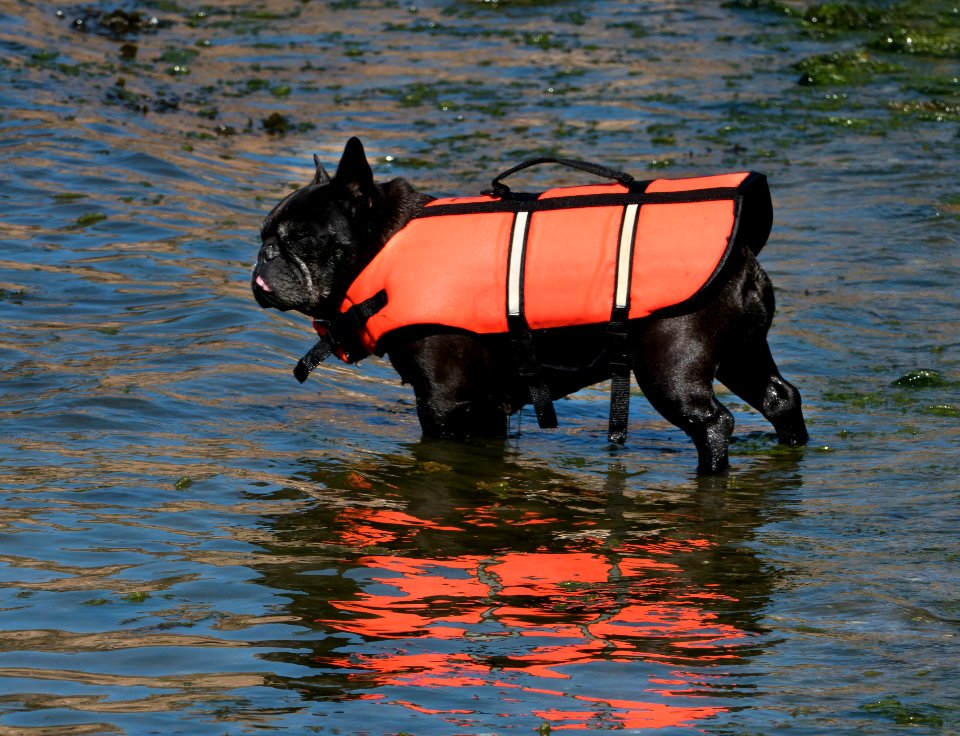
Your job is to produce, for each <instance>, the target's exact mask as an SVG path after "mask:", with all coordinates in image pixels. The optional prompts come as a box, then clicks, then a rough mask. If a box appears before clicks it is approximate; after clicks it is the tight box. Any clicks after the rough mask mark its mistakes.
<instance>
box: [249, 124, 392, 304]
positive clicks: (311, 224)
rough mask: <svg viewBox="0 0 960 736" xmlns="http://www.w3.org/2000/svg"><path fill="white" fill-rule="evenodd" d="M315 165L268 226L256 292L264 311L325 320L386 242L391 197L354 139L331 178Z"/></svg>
mask: <svg viewBox="0 0 960 736" xmlns="http://www.w3.org/2000/svg"><path fill="white" fill-rule="evenodd" d="M314 162H315V163H316V167H317V171H316V175H315V176H314V178H313V181H312V182H310V184H308V185H307V186H305V187H303V188H301V189H298V190H297V191H295V192H294V193H293V194H291V195H289V196H288V197H286V198H285V199H284V200H283V201H281V202H280V204H278V205H277V206H276V207H274V208H273V211H272V212H270V214H269V215H267V218H266V220H264V222H263V226H262V228H261V231H260V235H261V238H262V245H261V247H260V253H259V254H258V255H257V263H256V265H255V266H254V268H253V274H252V276H251V287H252V289H253V294H254V296H255V297H256V299H257V303H259V304H260V306H261V307H264V308H269V307H272V308H275V309H280V310H283V311H286V310H290V309H295V310H297V311H300V312H303V313H304V314H307V315H310V316H312V317H316V318H320V319H325V318H329V317H330V316H331V315H332V314H333V313H334V312H335V311H336V309H337V307H339V305H340V302H341V301H342V299H343V295H344V294H345V293H346V290H347V287H348V286H349V285H350V282H351V281H352V280H353V278H354V277H355V276H356V275H357V273H359V270H360V268H362V266H363V265H364V264H365V262H366V261H368V260H369V258H370V257H372V255H373V252H375V250H376V249H377V248H378V247H379V245H381V244H382V242H381V241H382V235H383V231H384V225H385V222H386V220H387V215H388V214H389V213H388V211H387V210H388V198H387V197H386V196H385V195H384V192H383V191H382V187H378V186H377V185H376V184H375V183H374V181H373V172H372V171H371V170H370V165H369V164H368V163H367V159H366V155H365V154H364V151H363V145H362V144H361V143H360V141H359V140H358V139H357V138H351V139H350V140H349V141H348V142H347V145H346V148H345V149H344V151H343V157H342V158H341V159H340V164H339V165H338V166H337V173H336V175H335V176H334V177H332V178H331V177H330V176H329V175H328V174H327V172H326V171H325V170H324V168H323V166H322V165H321V164H320V160H319V159H318V158H317V157H316V156H314Z"/></svg>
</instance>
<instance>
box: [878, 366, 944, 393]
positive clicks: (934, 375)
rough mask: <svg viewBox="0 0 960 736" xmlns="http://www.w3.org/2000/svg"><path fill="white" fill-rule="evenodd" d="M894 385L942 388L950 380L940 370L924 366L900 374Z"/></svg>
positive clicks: (900, 386) (899, 386)
mask: <svg viewBox="0 0 960 736" xmlns="http://www.w3.org/2000/svg"><path fill="white" fill-rule="evenodd" d="M892 385H894V386H896V387H898V388H941V387H943V386H948V385H950V382H949V381H948V380H947V379H946V378H944V377H943V375H942V374H941V373H940V372H939V371H934V370H929V369H926V368H922V369H920V370H915V371H910V372H909V373H906V374H904V375H902V376H900V378H898V379H897V380H896V381H894V382H893V384H892Z"/></svg>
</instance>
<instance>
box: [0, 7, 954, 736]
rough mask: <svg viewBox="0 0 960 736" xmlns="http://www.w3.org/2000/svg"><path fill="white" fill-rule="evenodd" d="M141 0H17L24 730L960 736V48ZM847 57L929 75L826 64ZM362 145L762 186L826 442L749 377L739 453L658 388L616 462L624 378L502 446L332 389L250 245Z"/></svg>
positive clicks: (2, 377) (530, 18) (639, 10)
mask: <svg viewBox="0 0 960 736" xmlns="http://www.w3.org/2000/svg"><path fill="white" fill-rule="evenodd" d="M742 4H748V3H742ZM761 5H763V4H762V3H761ZM768 5H769V4H768ZM881 5H882V4H880V3H873V4H871V5H870V7H881ZM803 6H804V4H803V3H790V4H789V6H788V7H792V8H801V9H802V8H803ZM918 7H920V8H921V10H923V11H924V14H923V17H920V16H919V15H916V14H914V15H913V16H911V17H909V18H908V19H907V20H902V23H909V24H912V26H911V27H915V28H920V29H925V30H927V31H930V32H932V31H934V30H935V31H936V32H937V33H946V34H948V35H949V34H950V33H953V34H954V36H953V37H954V38H955V36H956V31H955V26H954V25H952V23H953V20H954V19H955V18H956V17H957V16H956V10H955V9H953V7H952V5H951V3H949V2H947V3H943V2H939V3H938V2H926V3H920V4H918ZM116 8H117V6H114V5H110V4H107V3H101V4H97V5H75V6H61V5H53V4H46V3H30V2H15V1H13V0H8V1H7V2H5V3H3V4H0V47H2V49H3V60H2V61H0V162H2V165H0V201H2V207H0V227H2V245H0V412H2V420H0V421H2V425H0V493H2V503H0V562H2V567H0V732H2V733H4V734H7V733H9V734H11V735H13V734H16V735H17V736H20V735H21V734H24V735H25V734H41V735H48V734H49V735H57V736H59V735H60V734H101V733H103V734H117V733H120V734H131V735H137V736H139V735H140V734H153V733H157V734H190V735H191V736H194V735H195V736H205V735H206V734H211V735H214V736H223V735H224V734H230V735H231V736H238V735H239V734H251V733H264V732H267V733H269V732H278V731H279V732H289V733H296V734H301V733H303V734H308V733H318V734H336V733H340V734H344V733H348V734H399V733H408V734H414V735H415V736H440V735H451V736H453V735H467V734H469V735H472V736H476V735H480V734H510V733H527V734H529V733H536V732H539V733H541V734H543V733H550V732H559V731H570V732H575V733H576V732H580V733H592V732H599V731H604V730H612V731H621V732H624V733H638V734H640V733H653V732H654V731H656V732H658V733H663V734H685V733H690V732H697V731H699V732H706V733H713V734H766V733H772V732H773V731H778V732H779V731H784V732H787V733H796V734H825V733H851V734H854V733H855V734H883V735H886V734H894V733H900V732H903V731H907V730H909V731H910V732H911V733H945V734H949V733H958V732H960V686H958V685H957V682H958V681H960V680H958V676H960V671H958V662H960V656H958V649H957V643H956V638H957V634H958V631H960V579H958V574H957V569H958V565H957V561H958V558H960V543H958V528H960V482H958V480H957V478H958V476H960V473H958V471H960V461H958V440H960V430H958V423H960V390H958V387H960V357H958V356H960V331H958V326H957V314H958V307H960V292H958V288H957V283H958V276H960V257H958V254H960V249H958V244H960V242H958V241H960V237H958V232H960V230H958V225H960V189H958V185H957V177H956V161H957V160H958V153H960V116H958V112H957V110H958V104H960V87H958V83H957V69H958V67H957V57H956V53H955V51H952V52H951V51H949V50H948V51H947V52H944V54H943V55H939V56H938V55H931V54H929V53H924V54H898V53H888V52H883V51H878V50H876V48H874V46H873V43H874V42H875V41H876V40H877V38H878V34H881V33H882V32H883V29H879V28H865V29H861V30H853V31H847V30H844V31H840V30H833V29H827V30H823V29H822V28H821V27H815V26H814V25H812V24H811V23H810V22H804V21H802V20H801V18H800V17H799V16H798V15H789V14H787V13H784V12H780V11H778V10H777V9H776V8H773V9H770V8H766V9H764V8H760V9H753V10H751V9H744V8H741V7H726V6H724V5H723V4H721V3H717V2H709V3H696V4H694V3H673V2H665V1H664V2H653V1H652V0H651V1H650V2H627V1H626V0H623V1H620V0H602V1H598V2H593V3H575V2H569V1H568V2H562V1H558V2H520V1H519V0H516V1H515V2H510V1H509V0H501V2H499V3H491V2H467V1H466V0H460V1H455V0H437V1H436V2H424V3H418V4H416V9H414V8H413V4H411V3H395V2H388V1H387V0H362V1H360V2H329V3H318V2H314V3H300V2H293V1H291V2H282V1H281V0H273V1H272V2H268V3H258V4H242V3H241V4H236V5H230V6H227V5H216V6H200V5H189V6H188V5H179V4H176V3H166V2H164V3H158V4H157V5H155V6H124V7H123V8H122V9H123V10H125V11H127V12H128V13H130V15H128V16H127V20H128V21H132V22H134V25H127V26H123V25H122V24H120V23H119V22H118V21H117V18H116V16H114V17H113V20H111V18H110V17H109V16H108V15H107V14H108V13H110V11H113V10H115V9H116ZM58 10H59V11H60V12H61V15H60V16H58V14H57V11H58ZM904 12H906V11H904ZM153 17H156V19H157V22H156V23H152V22H151V18H153ZM77 20H80V21H82V23H80V24H79V26H80V27H78V24H77V23H76V21H77ZM121 20H122V19H121ZM137 21H140V22H141V23H140V24H137ZM111 23H112V24H113V25H111ZM938 24H939V25H938ZM81 27H82V29H81ZM111 28H112V29H113V30H111ZM944 28H945V29H946V30H943V29H944ZM84 29H85V30H84ZM125 45H126V47H132V46H135V47H136V48H135V50H131V48H125ZM124 49H125V50H124ZM848 52H850V53H852V52H860V53H863V54H866V55H867V57H866V58H868V59H870V60H873V61H881V62H884V63H886V64H895V65H896V68H895V69H891V68H883V69H879V68H878V69H877V70H876V71H874V72H873V73H872V74H871V75H869V76H868V78H867V79H865V80H857V81H848V82H842V83H838V84H835V85H828V86H804V85H800V84H798V79H799V78H800V76H801V74H800V71H799V70H798V67H796V64H797V63H798V62H799V61H800V60H802V59H808V58H811V57H816V56H819V55H822V54H830V53H848ZM131 54H133V57H132V58H130V57H131ZM951 54H952V55H951ZM274 114H276V115H278V116H282V117H280V118H274V119H273V122H272V123H270V122H269V121H270V119H271V116H272V115H274ZM350 135H359V136H360V137H361V138H362V139H363V140H364V142H365V144H366V146H367V151H368V154H369V155H370V158H371V163H372V164H373V166H374V171H375V174H376V176H377V178H378V179H388V178H392V177H395V176H405V177H407V178H409V179H410V180H411V181H412V182H414V183H415V184H416V185H417V186H418V187H419V188H421V189H423V190H425V191H429V192H432V193H435V194H438V195H447V194H475V193H477V192H478V191H479V190H480V189H482V188H484V187H486V186H487V185H488V183H489V180H490V179H491V178H492V177H493V176H494V175H495V174H496V173H498V172H499V171H501V170H502V169H504V168H507V167H508V166H510V165H512V164H514V163H517V162H519V161H520V160H522V159H523V158H525V157H527V156H530V155H535V154H537V153H543V152H553V153H561V154H563V155H567V156H575V157H580V158H586V159H591V160H597V161H601V162H603V163H606V164H608V165H611V166H614V167H617V168H621V169H626V170H628V171H631V172H633V173H634V174H635V175H637V176H642V177H646V178H649V177H653V176H687V175H695V174H704V173H716V172H722V171H729V170H744V169H754V170H759V171H762V172H764V173H766V174H767V176H768V177H769V179H770V183H771V188H772V192H773V196H774V208H775V226H774V232H773V235H772V237H771V241H770V243H769V245H768V247H767V248H766V250H764V252H763V253H762V262H763V264H764V266H765V267H766V269H767V270H768V271H769V273H770V275H771V277H772V279H773V281H774V283H775V285H776V287H777V299H778V313H777V319H776V322H775V325H774V330H773V332H772V334H771V345H772V347H773V351H774V354H775V355H776V356H777V360H778V363H779V364H780V367H781V369H782V371H783V372H784V374H785V375H786V376H787V377H788V378H789V379H790V380H791V381H792V382H794V383H795V384H796V385H797V386H798V387H799V388H800V390H801V392H802V394H803V397H804V402H805V411H806V415H807V417H808V421H809V425H810V430H811V435H812V441H811V444H810V446H809V447H807V448H805V449H803V450H785V449H783V448H778V447H777V446H776V443H775V438H774V436H773V435H772V433H771V431H770V428H769V426H768V425H767V424H766V423H765V422H764V421H763V420H762V418H760V417H759V416H758V415H757V414H756V413H754V412H752V411H751V410H749V409H748V408H746V407H744V406H743V405H742V404H740V403H739V402H738V400H736V399H735V398H734V397H732V396H731V395H730V394H723V395H722V396H721V398H722V400H723V401H724V402H725V403H727V404H728V405H729V406H730V407H731V408H732V409H733V410H734V413H735V415H736V418H737V430H736V433H735V434H736V442H735V443H734V445H733V447H732V461H733V468H732V470H731V471H730V472H729V474H728V475H726V476H724V477H721V478H715V479H702V478H697V477H696V475H695V473H694V468H695V453H694V451H693V448H692V446H691V444H690V443H689V441H688V440H687V438H686V437H685V436H684V435H683V434H682V433H681V432H680V431H679V430H677V429H675V428H673V427H671V426H670V425H668V424H667V423H666V422H665V421H664V420H663V419H661V418H660V417H659V416H658V415H656V414H655V413H654V412H653V411H652V410H650V409H649V408H648V407H647V406H646V405H645V402H644V401H643V400H642V398H641V397H640V396H639V395H637V397H636V398H635V400H634V401H633V402H632V409H631V410H632V415H631V428H630V438H629V441H628V443H627V446H626V448H624V449H623V450H618V451H611V450H610V448H609V447H608V446H607V444H606V442H605V432H606V427H605V418H606V411H607V404H606V401H607V389H606V387H605V386H602V385H601V386H598V387H594V388H592V389H588V390H585V391H583V392H581V393H579V394H577V395H575V396H574V397H571V398H570V399H569V400H566V401H562V402H560V403H559V405H558V412H559V415H560V421H561V427H560V428H559V429H557V430H553V431H549V432H548V431H543V430H539V429H538V428H537V427H536V421H535V419H534V418H533V416H532V413H524V414H523V416H522V417H521V418H520V419H519V420H515V421H514V423H513V424H512V429H513V434H512V436H511V438H510V439H509V440H508V442H507V444H506V447H505V448H503V447H497V446H495V445H494V446H489V445H484V444H476V445H456V444H446V443H430V442H423V441H421V440H420V432H419V425H418V423H417V420H416V416H415V410H414V404H413V397H412V393H411V391H410V390H409V387H404V386H401V385H400V383H399V381H398V379H397V378H396V376H395V375H394V374H393V372H392V370H391V369H390V368H389V365H387V364H386V363H385V362H383V361H380V360H377V359H370V360H367V361H364V362H363V363H362V364H361V365H360V366H359V367H355V366H345V365H335V364H331V365H325V366H323V367H322V368H321V369H319V370H318V371H317V372H316V373H315V374H314V375H313V376H312V377H311V378H310V380H309V381H308V382H307V383H306V384H305V385H304V386H300V385H299V384H297V383H296V381H295V380H294V379H293V377H292V375H291V369H292V367H293V365H294V363H295V362H296V359H297V358H298V357H299V356H300V355H301V354H302V353H303V352H304V351H305V350H306V349H307V348H308V347H309V346H310V345H311V344H312V342H313V338H312V337H311V335H312V332H311V330H310V326H309V321H308V320H307V319H306V318H300V317H297V316H294V315H289V314H287V315H282V314H279V313H276V312H264V311H262V310H260V309H259V308H258V307H257V305H256V304H255V302H254V301H253V299H252V297H251V295H250V293H249V267H250V265H251V264H252V262H253V260H254V258H255V255H256V250H257V247H258V244H257V240H258V238H257V233H258V228H259V223H260V221H261V219H262V218H263V216H264V215H265V214H266V212H268V211H269V209H270V208H271V207H272V205H273V204H274V203H275V202H276V201H277V200H278V199H279V198H280V197H282V196H283V195H284V194H285V193H287V192H288V191H290V189H291V187H294V186H298V185H302V184H304V183H306V182H307V181H308V179H309V178H310V177H311V176H312V167H313V164H312V160H311V154H313V153H319V154H320V155H321V157H322V158H323V160H324V161H325V162H326V163H327V164H328V166H329V167H330V168H332V167H333V166H335V164H336V161H337V159H338V157H339V153H340V150H341V149H342V146H343V144H344V142H345V140H346V139H347V138H348V137H349V136H350ZM577 176H578V175H577V174H574V173H570V172H565V171H561V170H556V169H553V170H551V169H544V170H543V171H540V170H535V171H533V172H531V173H530V174H528V175H525V177H526V178H525V180H524V182H523V183H525V184H526V185H527V187H529V188H530V189H535V188H537V187H542V186H547V185H550V184H569V183H572V182H574V181H580V179H577Z"/></svg>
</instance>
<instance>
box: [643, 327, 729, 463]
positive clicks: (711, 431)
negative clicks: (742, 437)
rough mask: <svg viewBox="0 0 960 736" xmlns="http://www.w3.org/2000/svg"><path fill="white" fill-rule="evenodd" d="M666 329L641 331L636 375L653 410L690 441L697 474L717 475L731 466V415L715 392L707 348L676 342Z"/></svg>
mask: <svg viewBox="0 0 960 736" xmlns="http://www.w3.org/2000/svg"><path fill="white" fill-rule="evenodd" d="M663 324H664V323H661V325H663ZM674 324H676V322H674ZM670 329H671V328H670V327H669V326H668V327H665V328H664V327H661V326H659V325H657V326H654V325H651V327H650V328H648V329H646V330H645V331H644V335H643V337H642V339H641V343H640V346H639V349H635V350H634V354H633V369H634V373H635V374H636V376H637V381H638V383H639V384H640V388H641V390H642V391H643V393H644V395H645V396H646V397H647V400H648V401H649V402H650V404H651V405H652V406H653V408H654V409H656V410H657V411H658V412H660V414H662V415H663V416H664V418H665V419H667V420H668V421H670V422H671V423H673V424H675V425H676V426H677V427H679V428H680V429H682V430H683V431H684V432H686V433H687V435H688V436H689V437H690V438H691V439H692V440H693V443H694V445H696V448H697V455H698V459H699V461H698V464H697V471H698V472H700V473H717V472H720V471H721V470H724V469H726V468H727V466H728V465H729V458H728V449H729V446H730V435H731V434H732V433H733V416H732V415H731V414H730V412H729V411H728V410H727V408H726V407H725V406H724V405H723V404H721V403H720V402H719V401H718V400H717V397H716V395H715V394H714V393H713V376H714V370H715V366H714V362H713V360H712V359H711V358H710V353H711V349H710V348H709V346H707V345H705V344H704V343H702V342H700V341H698V340H696V339H689V340H677V339H675V338H676V335H675V334H671V333H670ZM661 330H662V331H663V334H662V335H659V334H658V333H660V332H661ZM664 338H666V339H664Z"/></svg>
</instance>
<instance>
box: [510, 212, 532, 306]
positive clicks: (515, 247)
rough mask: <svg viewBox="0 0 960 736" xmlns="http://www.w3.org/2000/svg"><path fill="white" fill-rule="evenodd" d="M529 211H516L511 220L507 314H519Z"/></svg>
mask: <svg viewBox="0 0 960 736" xmlns="http://www.w3.org/2000/svg"><path fill="white" fill-rule="evenodd" d="M529 216H530V213H529V212H518V213H517V216H516V218H515V219H514V221H513V236H512V237H511V238H510V260H509V262H508V263H509V265H508V268H507V314H508V315H509V316H511V317H516V316H519V314H520V294H521V289H522V288H523V284H522V283H521V279H522V278H523V250H524V248H525V247H526V239H527V238H526V235H527V218H528V217H529Z"/></svg>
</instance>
